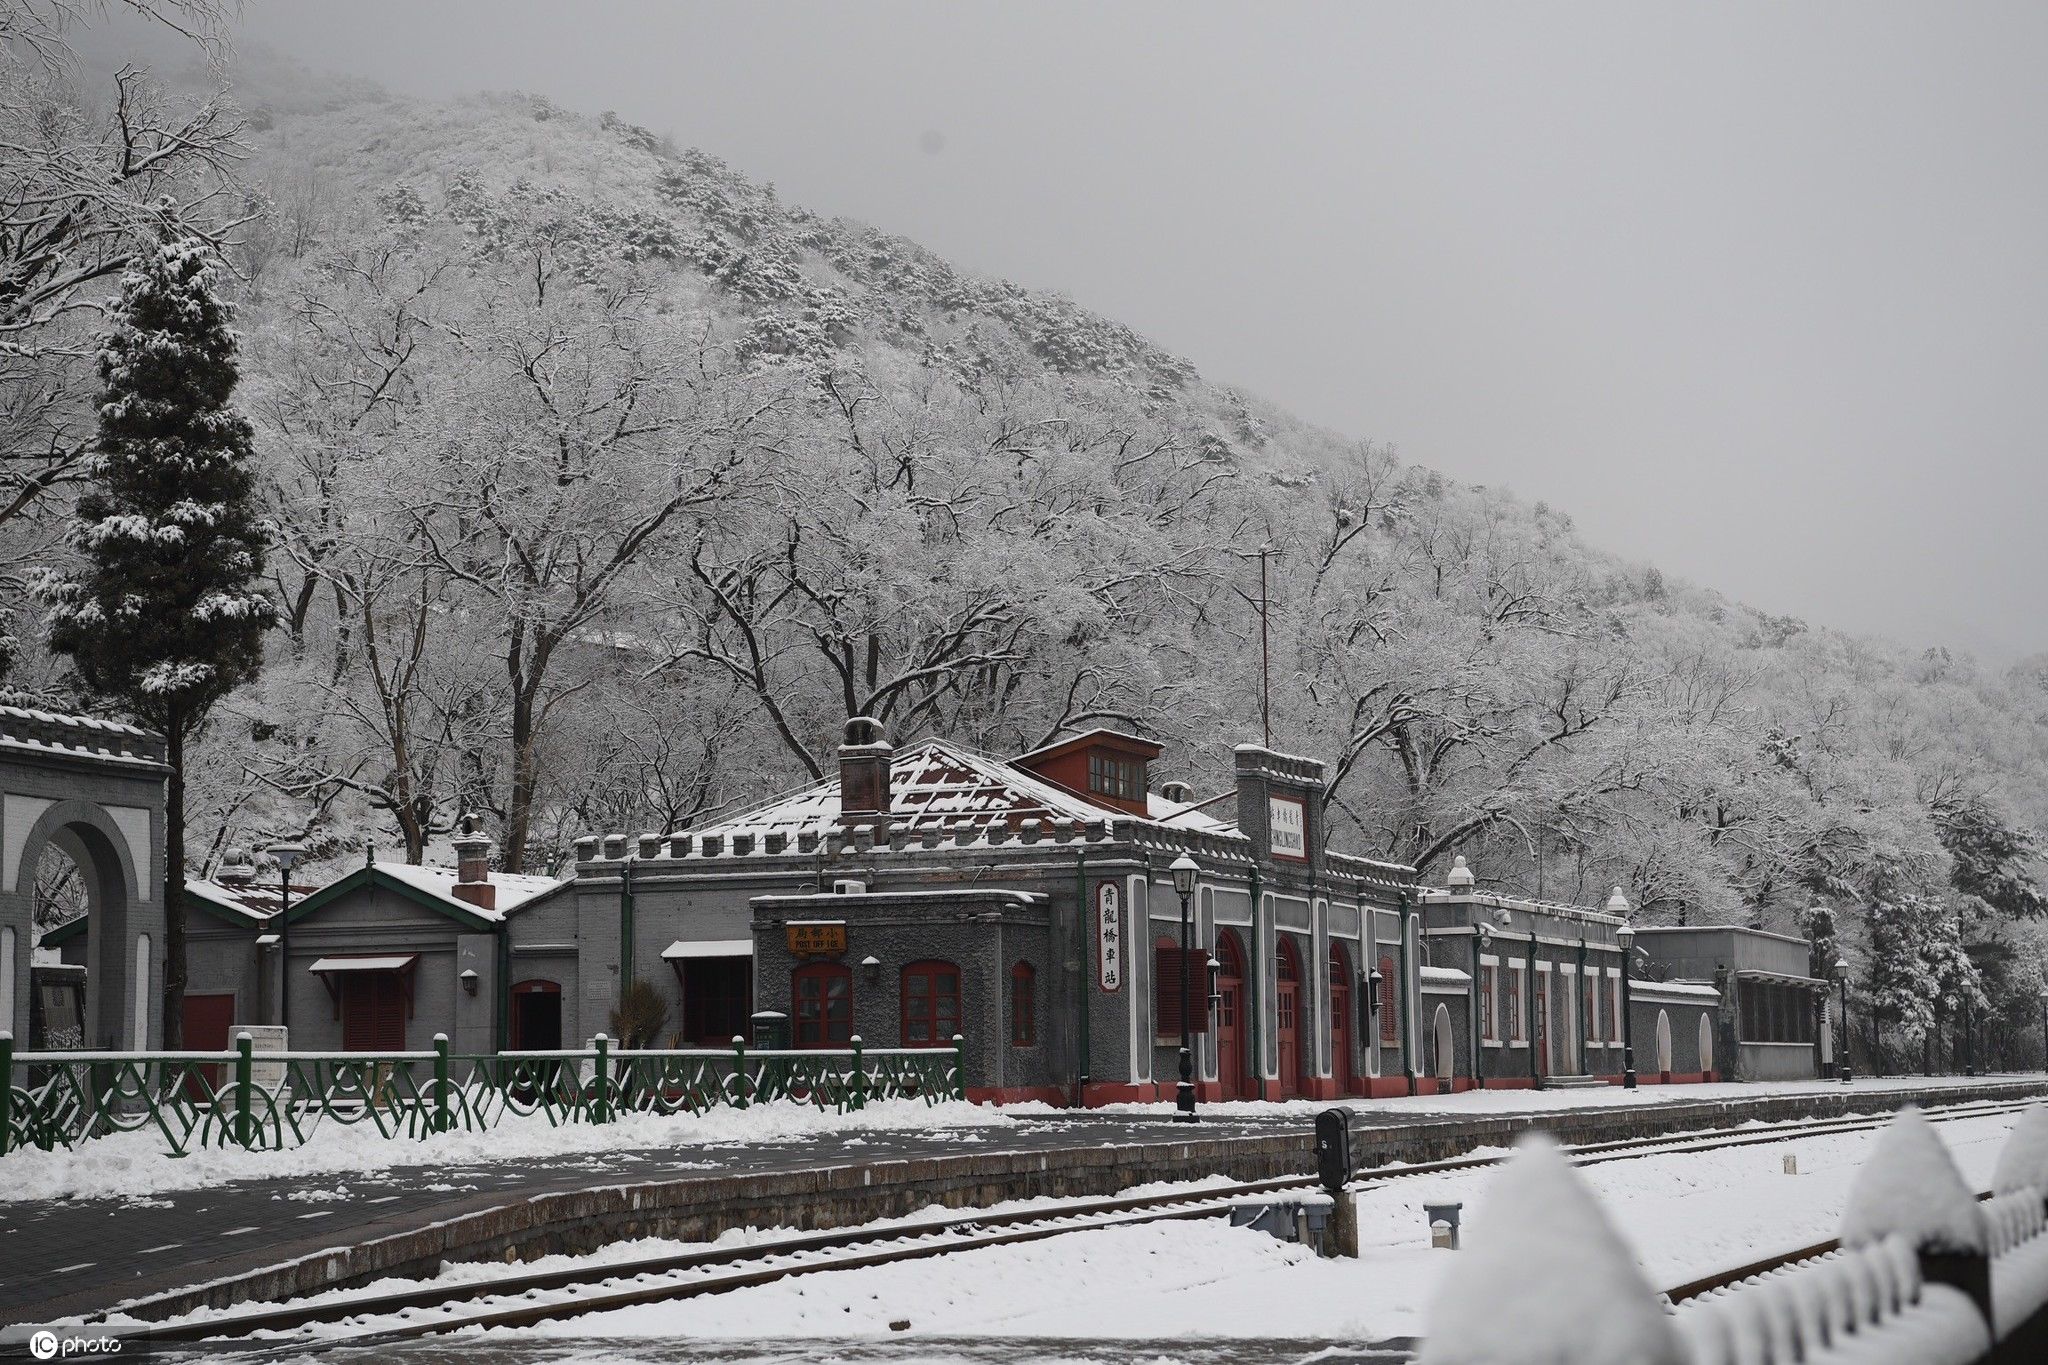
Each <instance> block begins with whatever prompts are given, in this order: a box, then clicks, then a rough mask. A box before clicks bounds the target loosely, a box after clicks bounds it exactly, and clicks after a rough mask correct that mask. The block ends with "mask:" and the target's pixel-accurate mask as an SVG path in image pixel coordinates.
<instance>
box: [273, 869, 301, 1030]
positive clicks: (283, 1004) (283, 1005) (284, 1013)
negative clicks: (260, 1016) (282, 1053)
mask: <svg viewBox="0 0 2048 1365" xmlns="http://www.w3.org/2000/svg"><path fill="white" fill-rule="evenodd" d="M265 851H266V852H267V853H269V854H270V856H271V857H273V858H275V859H277V890H278V903H279V906H280V908H279V910H278V912H277V1022H278V1023H279V1024H281V1025H283V1026H285V1027H286V1028H289V1027H291V1022H292V864H293V863H296V862H297V861H298V860H299V859H301V858H303V857H305V856H306V846H305V845H304V844H293V843H282V844H272V845H271V846H270V847H269V848H268V849H267V850H265Z"/></svg>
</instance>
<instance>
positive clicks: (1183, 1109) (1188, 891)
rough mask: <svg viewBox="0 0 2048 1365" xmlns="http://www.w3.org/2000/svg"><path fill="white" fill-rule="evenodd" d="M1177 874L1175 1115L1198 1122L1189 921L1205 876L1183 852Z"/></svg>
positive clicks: (1178, 1119) (1179, 1120)
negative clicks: (1197, 884) (1177, 1081)
mask: <svg viewBox="0 0 2048 1365" xmlns="http://www.w3.org/2000/svg"><path fill="white" fill-rule="evenodd" d="M1167 871H1169V872H1171V873H1172V874H1173V889H1174V890H1175V891H1177V892H1178V893H1180V1084H1179V1085H1178V1086H1177V1087H1175V1089H1174V1094H1173V1104H1174V1108H1175V1109H1176V1110H1177V1111H1178V1112H1177V1113H1175V1114H1174V1116H1173V1121H1174V1122H1175V1123H1193V1122H1194V1121H1195V1047H1194V1038H1193V1036H1192V1030H1191V1027H1190V1024H1189V1020H1188V954H1189V952H1191V951H1192V947H1191V944H1190V939H1191V937H1192V935H1193V922H1192V920H1191V919H1190V918H1189V916H1190V913H1191V912H1190V910H1189V902H1190V900H1191V898H1192V897H1193V896H1194V894H1195V878H1197V877H1199V876H1201V875H1202V868H1201V864H1199V863H1197V862H1196V861H1195V860H1194V859H1193V858H1190V857H1189V856H1188V855H1187V854H1185V853H1183V854H1181V855H1180V856H1179V857H1178V858H1175V859H1174V860H1173V866H1171V867H1170V868H1168V869H1167Z"/></svg>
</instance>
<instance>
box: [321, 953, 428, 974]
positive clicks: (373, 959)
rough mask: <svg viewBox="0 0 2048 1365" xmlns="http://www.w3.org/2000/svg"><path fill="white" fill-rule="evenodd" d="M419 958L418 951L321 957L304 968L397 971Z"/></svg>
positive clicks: (333, 970) (334, 970)
mask: <svg viewBox="0 0 2048 1365" xmlns="http://www.w3.org/2000/svg"><path fill="white" fill-rule="evenodd" d="M419 960H420V955H419V954H418V953H384V954H380V955H375V956H369V955H365V956H362V957H323V958H320V959H318V960H317V961H315V962H314V963H313V965H312V966H310V967H308V968H307V969H306V970H307V971H309V972H398V971H403V970H405V969H406V968H407V967H410V966H412V964H413V963H415V962H418V961H419Z"/></svg>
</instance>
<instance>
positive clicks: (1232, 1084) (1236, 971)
mask: <svg viewBox="0 0 2048 1365" xmlns="http://www.w3.org/2000/svg"><path fill="white" fill-rule="evenodd" d="M1216 961H1217V962H1218V963H1219V964H1220V968H1221V969H1220V970H1219V971H1218V972H1217V973H1216V993H1217V995H1218V996H1219V997H1221V998H1220V1000H1219V1001H1218V1003H1217V1006H1216V1088H1217V1090H1218V1091H1219V1092H1220V1093H1221V1094H1222V1096H1223V1098H1224V1099H1226V1100H1241V1099H1244V1098H1246V1097H1247V1096H1249V1095H1250V1094H1251V1084H1250V1078H1249V1077H1248V1076H1247V1075H1246V1074H1245V1064H1244V1032H1243V1029H1244V1025H1243V1024H1242V1023H1241V1022H1240V1020H1241V1019H1242V1017H1243V1016H1242V1012H1243V1009H1244V955H1243V954H1242V953H1240V952H1239V951H1238V947H1237V935H1235V934H1233V933H1231V932H1230V931H1229V930H1227V929H1226V930H1224V931H1223V934H1222V936H1221V937H1220V938H1219V939H1218V940H1217V944H1216Z"/></svg>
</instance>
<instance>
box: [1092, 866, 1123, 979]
mask: <svg viewBox="0 0 2048 1365" xmlns="http://www.w3.org/2000/svg"><path fill="white" fill-rule="evenodd" d="M1095 979H1096V983H1097V984H1098V985H1100V986H1101V987H1102V989H1103V990H1105V991H1116V990H1120V989H1121V988H1122V987H1123V984H1124V917H1123V905H1122V902H1121V901H1120V899H1119V898H1118V896H1117V890H1116V883H1115V882H1104V883H1102V885H1100V886H1098V887H1096V888H1095Z"/></svg>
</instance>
